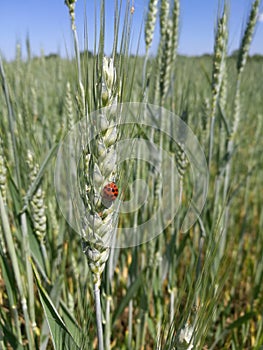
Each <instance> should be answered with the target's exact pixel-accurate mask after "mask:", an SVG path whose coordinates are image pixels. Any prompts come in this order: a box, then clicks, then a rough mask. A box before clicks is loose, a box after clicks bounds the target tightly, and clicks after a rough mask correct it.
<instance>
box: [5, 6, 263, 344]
mask: <svg viewBox="0 0 263 350" xmlns="http://www.w3.org/2000/svg"><path fill="white" fill-rule="evenodd" d="M66 3H67V6H69V8H70V11H71V12H70V14H71V16H73V14H72V11H73V8H72V5H75V2H74V1H67V2H66ZM150 4H152V5H151V6H153V5H154V6H155V2H154V1H151V2H150ZM167 4H168V2H167V1H162V6H163V9H162V16H165V18H167V16H169V13H168V12H167V13H166V12H165V11H166V7H167ZM255 4H256V5H257V2H255ZM255 4H254V5H253V8H252V14H254V13H255V12H256V9H255V6H256V5H255ZM175 5H176V8H175V7H174V8H172V10H173V11H176V20H175V19H174V23H175V22H176V25H178V23H177V21H178V17H177V16H178V13H177V12H178V11H179V10H178V9H179V3H178V2H176V4H175ZM76 6H77V3H76ZM165 6H166V7H165ZM150 10H151V11H152V12H151V13H150V17H151V16H152V17H154V18H152V19H151V21H152V22H151V23H150V24H149V23H148V26H150V29H149V28H148V31H147V33H148V34H147V35H148V36H149V38H148V41H147V46H150V44H151V40H152V38H151V36H152V31H153V26H154V21H155V16H156V9H155V7H154V9H153V8H151V7H150ZM102 11H103V7H102ZM100 16H101V19H102V20H103V21H104V17H103V13H102V14H101V15H100ZM127 18H128V19H129V17H128V14H127ZM147 18H148V17H147ZM172 18H173V17H172ZM153 19H154V20H153ZM170 19H171V18H170ZM252 19H253V21H254V17H253V18H252ZM149 20H150V19H149V18H148V21H149ZM241 20H242V19H241ZM115 21H116V22H115V23H116V25H117V24H118V20H117V19H115ZM127 23H129V21H127ZM162 23H163V28H162V30H163V33H164V34H163V35H164V36H163V38H162V40H163V41H161V42H160V47H163V45H164V43H165V40H168V39H167V31H168V30H170V33H172V32H173V31H172V28H170V27H169V26H168V27H167V26H166V25H167V24H169V23H170V24H171V23H172V22H170V21H167V23H165V20H164V19H163V18H162ZM170 24H169V25H170ZM223 24H224V31H223V34H224V38H226V35H227V33H226V32H225V30H227V29H226V27H225V19H224V22H223ZM252 24H253V23H252ZM104 25H105V23H103V26H104ZM248 28H249V30H247V31H245V33H244V35H245V36H246V37H247V39H246V40H245V39H244V40H243V41H242V42H243V47H242V46H241V48H240V50H241V51H240V52H239V53H238V54H237V55H232V56H230V57H227V55H226V53H225V51H224V50H225V46H224V48H223V51H222V53H223V54H224V64H223V65H221V63H222V62H221V61H220V72H219V73H220V79H219V80H220V84H221V80H222V79H223V82H222V84H226V85H225V87H226V89H225V90H224V91H223V97H222V96H221V97H220V93H222V91H221V92H220V91H219V88H220V86H221V88H222V85H220V86H219V85H218V90H217V91H216V95H217V97H216V99H214V100H213V96H214V94H215V93H214V89H215V86H214V83H215V82H214V81H213V78H212V79H211V77H212V76H213V75H212V74H213V71H214V69H215V68H213V62H215V57H212V56H208V55H206V56H203V57H183V56H176V61H174V60H172V57H173V58H175V55H174V52H172V51H171V52H170V53H169V65H170V66H171V67H168V68H169V69H170V70H169V71H170V72H173V73H172V74H171V75H169V74H162V73H160V67H159V66H158V65H159V62H160V57H161V55H162V54H163V53H162V52H160V50H159V51H158V54H157V57H147V58H145V57H139V56H136V57H133V56H131V55H129V50H128V48H129V45H128V42H126V43H125V40H126V41H128V37H129V36H128V35H126V36H125V35H124V34H123V37H122V38H121V39H120V40H121V47H122V51H121V52H118V50H117V47H118V42H114V43H113V55H112V56H113V57H114V65H115V67H116V75H117V77H118V78H117V79H118V81H117V82H116V84H117V86H118V89H119V90H120V91H119V90H118V91H117V90H116V91H115V92H114V93H115V95H114V96H118V101H119V102H123V101H141V100H147V101H148V102H150V103H153V102H154V101H162V105H163V106H164V107H166V108H167V109H169V110H171V111H172V112H174V113H175V114H177V115H179V116H181V118H182V119H183V120H184V121H185V122H186V123H187V124H188V125H189V126H190V127H191V129H192V130H193V131H194V132H195V134H196V136H197V137H198V139H199V142H200V144H201V145H202V147H203V149H204V152H205V154H206V156H208V154H209V152H211V155H210V156H211V158H210V169H209V170H210V184H209V193H208V199H207V202H206V204H205V208H204V211H203V213H202V215H201V217H200V218H199V220H198V222H197V223H196V224H195V225H194V226H193V227H192V228H191V229H190V230H189V232H188V233H186V234H181V233H180V231H179V228H180V224H181V222H182V219H183V216H184V215H183V214H184V213H180V214H179V215H178V216H177V217H176V218H175V220H174V222H172V223H171V224H170V226H168V227H167V228H166V230H165V231H164V232H163V234H162V235H160V236H159V237H158V238H157V239H155V240H153V241H151V242H149V243H147V244H143V245H141V246H139V247H135V248H129V249H122V250H119V249H115V250H112V251H111V254H110V257H109V260H108V262H107V266H106V269H105V271H104V274H103V279H102V284H101V304H102V321H103V322H102V324H103V328H104V330H105V333H106V335H105V338H106V341H105V343H106V344H110V346H111V349H174V348H178V349H179V348H180V336H182V334H183V333H182V332H183V331H184V329H185V327H186V325H188V324H189V325H191V327H193V330H194V332H193V336H192V339H191V342H192V344H193V346H194V349H202V348H204V347H206V348H209V349H260V348H261V347H262V345H263V337H262V329H263V321H262V320H263V308H262V305H263V257H262V246H263V215H262V214H263V212H262V186H263V180H262V179H263V173H262V171H263V170H262V169H263V159H262V149H263V141H262V137H261V135H262V132H263V123H262V96H263V84H262V76H263V68H262V67H263V65H262V57H258V56H256V57H247V53H248V44H249V42H250V40H251V35H252V33H251V28H252V26H251V25H249V24H248ZM102 29H103V30H104V29H105V28H104V27H103V28H102ZM128 29H129V28H128V27H126V28H125V30H124V31H125V33H128ZM74 30H75V29H74ZM116 35H117V34H116ZM99 37H100V41H99V48H98V52H96V50H95V51H94V52H95V53H94V54H91V53H90V52H89V53H88V51H87V53H86V54H85V52H84V53H83V54H82V55H80V63H81V64H80V66H78V59H76V60H75V59H74V60H66V59H62V58H60V57H58V56H53V57H49V58H45V57H39V58H32V57H31V58H28V59H27V60H26V61H22V60H21V58H20V56H19V52H18V56H17V59H16V60H15V61H13V62H3V64H1V85H2V87H3V89H2V91H1V93H0V126H1V134H0V137H1V162H0V165H1V166H5V170H4V175H5V176H4V179H5V182H6V183H5V192H4V193H5V198H3V195H2V192H1V191H0V237H1V240H0V243H1V244H0V304H1V308H0V315H1V321H0V348H3V349H9V348H15V349H40V348H41V349H43V350H44V349H50V348H56V349H60V348H61V349H64V348H69V349H92V348H94V349H95V348H96V347H97V331H96V326H95V325H96V318H95V312H94V299H93V284H92V276H91V273H90V270H89V267H88V264H87V261H86V257H85V255H84V254H83V251H82V246H81V239H80V237H79V236H78V235H77V234H76V233H75V232H73V230H72V229H71V228H70V227H69V226H68V224H67V222H66V221H65V218H64V217H63V216H62V214H61V212H60V210H59V207H58V204H57V202H56V198H55V191H54V167H55V160H56V159H55V154H56V150H57V148H58V142H59V141H60V140H61V138H62V137H63V135H65V134H66V132H67V130H68V129H69V128H71V127H72V123H73V121H74V122H76V121H78V120H80V119H81V118H83V113H86V112H91V111H92V110H94V109H96V108H98V107H99V106H100V105H101V95H100V93H101V91H100V88H99V87H98V84H97V83H98V81H99V80H100V79H101V76H102V70H101V69H102V64H103V47H104V45H103V32H101V33H100V35H99ZM224 45H225V42H224ZM176 46H177V43H172V44H171V46H169V47H170V48H171V47H173V49H174V50H176ZM28 47H30V45H29V43H28ZM18 51H19V50H18ZM247 58H248V59H247ZM163 59H164V56H163ZM166 62H167V61H166ZM164 66H165V65H164ZM151 67H157V68H158V69H156V71H155V70H154V69H153V68H151ZM165 68H166V69H167V67H166V66H165ZM222 70H225V72H224V73H225V74H223V75H221V74H222ZM240 71H242V76H241V75H240ZM161 74H162V75H161ZM81 77H84V78H83V81H82V80H81ZM142 77H143V79H145V81H142ZM160 79H165V80H166V81H164V82H162V83H163V84H164V85H165V86H166V88H165V95H164V96H160V90H158V89H159V88H158V86H159V87H160V81H161V80H160ZM146 80H147V82H146ZM237 81H239V88H238V89H239V90H238V94H239V96H238V97H237V94H236V91H237V89H236V86H237ZM80 83H82V84H83V85H81V84H80ZM161 87H162V85H161ZM218 94H219V97H218ZM224 94H225V95H224ZM237 99H238V103H239V106H238V108H239V112H238V113H239V119H238V121H239V123H238V125H237V126H236V129H235V137H234V138H233V139H231V135H232V134H231V131H232V126H233V115H234V111H235V108H236V106H235V104H236V101H237ZM215 100H216V101H215ZM212 111H213V115H214V127H213V140H212V141H213V147H212V148H209V130H210V129H209V128H210V124H209V123H210V119H209V118H210V117H211V114H212ZM124 132H125V130H124ZM135 133H137V134H136V135H139V136H143V130H140V129H139V128H138V130H137V129H136V128H135V130H133V134H135ZM153 138H154V140H156V141H157V142H160V143H161V142H162V143H163V144H164V145H166V146H167V140H166V138H165V137H164V138H163V139H162V138H161V137H160V136H159V135H158V134H155V135H153ZM230 141H231V142H232V143H231V144H230V146H231V147H229V142H230ZM179 148H180V147H179ZM28 149H30V150H32V152H33V154H34V159H36V163H37V164H39V171H38V173H37V174H36V177H35V179H34V180H33V182H32V181H31V180H30V178H29V171H28V165H27V152H28ZM169 150H170V152H171V153H172V154H174V158H175V159H176V158H178V157H179V156H181V158H183V154H182V153H180V154H179V153H178V151H176V150H174V149H173V148H172V146H171V147H170V145H169ZM229 150H230V151H231V152H230V153H229ZM180 152H182V149H180ZM125 166H126V167H127V168H125ZM125 166H124V169H123V170H122V172H121V176H120V177H121V179H120V183H124V182H125V181H124V180H126V181H127V180H129V181H131V182H132V181H134V180H135V178H136V175H137V174H140V175H141V176H142V177H143V176H144V175H145V173H146V171H145V167H144V165H142V163H140V162H138V164H137V163H134V164H133V165H132V166H133V168H132V167H131V166H130V168H129V169H128V165H127V164H126V165H125ZM131 168H132V169H131ZM229 168H231V171H228V170H227V169H229ZM127 169H128V170H129V171H130V172H129V176H127V175H126V174H127V172H125V171H126V170H127ZM131 170H132V171H131ZM167 171H169V169H167ZM0 173H1V169H0ZM123 174H124V175H123ZM125 176H126V178H125ZM124 178H125V179H124ZM127 178H128V179H127ZM148 180H149V188H150V189H151V192H152V194H151V195H152V198H150V199H151V200H152V203H155V202H154V201H155V200H156V198H158V185H159V184H158V183H152V182H151V179H148ZM39 186H41V189H42V190H43V191H44V193H45V196H44V201H45V215H46V220H47V226H46V234H45V240H44V242H40V241H39V240H38V238H37V236H36V234H35V230H34V221H33V213H32V210H31V209H30V205H29V203H30V200H31V199H32V197H33V195H34V194H35V192H36V191H37V189H38V188H39ZM182 186H183V194H184V196H183V198H182V201H183V202H184V204H186V202H187V200H189V198H191V176H190V170H189V169H188V168H186V169H184V172H183V185H182ZM120 190H122V189H120ZM123 190H124V189H123ZM127 192H128V191H127ZM153 192H154V193H153ZM127 195H129V193H127ZM184 197H185V198H184ZM148 214H149V213H145V212H143V211H141V212H140V213H139V214H138V216H137V217H136V215H133V214H132V213H131V214H129V215H123V216H120V220H119V226H120V227H122V226H123V227H125V225H128V226H132V225H133V224H134V223H135V222H136V220H137V222H140V220H141V221H142V220H143V219H144V218H145V217H147V215H148ZM43 244H44V247H43ZM47 262H48V263H47ZM32 269H33V273H32ZM181 345H182V346H185V344H181ZM106 350H108V349H107V348H106Z"/></svg>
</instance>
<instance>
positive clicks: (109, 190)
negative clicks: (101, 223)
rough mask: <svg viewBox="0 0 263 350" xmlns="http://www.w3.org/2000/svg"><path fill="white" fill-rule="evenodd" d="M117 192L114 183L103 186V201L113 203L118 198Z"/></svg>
mask: <svg viewBox="0 0 263 350" xmlns="http://www.w3.org/2000/svg"><path fill="white" fill-rule="evenodd" d="M118 194H119V190H118V187H117V185H116V183H115V182H110V183H109V184H107V185H106V186H104V188H103V190H102V199H103V200H104V201H107V202H108V201H109V202H113V201H115V199H116V198H117V197H118Z"/></svg>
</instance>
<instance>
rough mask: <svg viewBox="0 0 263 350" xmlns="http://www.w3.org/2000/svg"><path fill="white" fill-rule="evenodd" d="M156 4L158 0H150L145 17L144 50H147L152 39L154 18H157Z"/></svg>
mask: <svg viewBox="0 0 263 350" xmlns="http://www.w3.org/2000/svg"><path fill="white" fill-rule="evenodd" d="M157 5H158V0H150V2H149V9H148V13H147V18H146V24H145V30H144V40H145V46H146V52H148V50H149V48H150V46H151V44H152V40H153V32H154V28H155V24H156V19H157V12H158V6H157Z"/></svg>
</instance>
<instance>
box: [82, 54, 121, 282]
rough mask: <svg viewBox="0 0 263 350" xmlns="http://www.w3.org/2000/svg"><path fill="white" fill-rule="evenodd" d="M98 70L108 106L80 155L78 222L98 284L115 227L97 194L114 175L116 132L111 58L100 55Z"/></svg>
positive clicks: (107, 207) (108, 207)
mask: <svg viewBox="0 0 263 350" xmlns="http://www.w3.org/2000/svg"><path fill="white" fill-rule="evenodd" d="M102 73H103V74H102V78H103V79H102V102H103V105H104V106H105V105H106V106H109V109H108V111H107V112H103V113H101V114H99V115H97V116H96V126H95V129H96V128H97V129H98V130H100V133H99V134H98V135H97V136H96V138H95V140H94V142H93V143H92V145H90V149H88V150H86V154H85V155H84V158H83V162H84V164H83V170H84V177H83V180H84V187H83V188H85V193H82V197H83V200H84V204H85V207H86V215H85V216H84V217H83V223H82V226H83V231H82V236H83V250H84V252H85V254H86V256H87V258H88V264H89V266H90V269H91V271H92V274H93V281H94V283H95V284H96V285H97V286H99V285H100V276H101V273H102V272H103V270H104V266H105V262H106V261H107V259H108V255H109V248H108V246H109V245H110V242H111V239H112V238H113V235H114V232H115V229H116V213H114V211H113V209H112V206H111V204H112V203H108V204H107V203H104V202H103V200H102V197H101V194H102V190H103V188H104V186H105V185H106V184H108V183H110V182H112V181H114V180H115V178H116V176H117V152H116V141H117V137H118V133H117V128H116V126H115V125H114V121H115V120H116V115H115V114H116V110H115V108H113V110H112V109H111V108H110V106H114V105H115V103H116V94H115V92H116V91H117V90H118V89H117V88H116V84H117V79H116V69H115V67H114V64H113V60H112V58H107V57H104V59H103V72H102ZM105 247H106V248H105Z"/></svg>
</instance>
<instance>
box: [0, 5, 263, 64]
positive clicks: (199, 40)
mask: <svg viewBox="0 0 263 350" xmlns="http://www.w3.org/2000/svg"><path fill="white" fill-rule="evenodd" d="M86 2H87V3H88V5H87V9H86V15H87V26H88V35H89V38H88V39H89V48H90V49H92V47H93V41H94V17H95V5H94V4H95V3H99V1H98V0H97V1H95V0H87V1H86ZM123 3H125V0H123ZM147 3H148V0H134V6H135V12H134V15H133V31H132V38H133V39H132V43H133V48H134V50H135V49H136V47H137V42H138V35H139V32H140V28H141V24H142V21H143V18H144V16H145V10H146V7H147ZM180 3H181V16H180V39H179V53H181V54H186V55H201V54H203V53H211V52H212V51H213V44H214V28H215V23H216V18H217V12H218V1H217V0H199V1H198V0H181V2H180ZM251 3H252V0H230V1H229V4H230V20H229V28H230V36H229V52H232V51H233V50H235V49H236V48H237V47H238V45H239V42H240V38H241V33H242V30H243V29H244V26H245V22H246V18H247V15H248V13H249V9H250V5H251ZM84 8H85V1H84V0H78V1H77V3H76V24H77V30H78V35H79V40H80V46H81V48H83V47H84V46H83V45H84V18H85V11H84ZM261 10H262V8H261ZM262 11H263V10H262ZM262 11H261V12H262ZM106 14H107V16H106V42H107V45H106V49H107V51H108V53H109V52H110V48H111V45H112V39H113V14H114V0H106ZM97 15H98V13H97ZM262 17H263V16H261V21H259V22H258V25H257V30H256V35H255V37H254V40H253V43H252V46H251V50H250V53H251V54H254V53H261V54H263V18H262ZM156 30H158V28H157V29H156ZM0 33H1V35H0V53H1V54H2V55H3V56H4V57H5V58H6V59H12V58H14V55H15V47H16V43H20V44H21V46H22V52H23V53H25V51H26V49H25V41H26V37H27V34H28V35H29V38H30V43H31V50H32V53H33V55H39V54H40V52H41V49H43V50H44V52H45V54H49V53H58V52H59V53H60V54H61V55H63V56H65V55H67V52H68V53H69V54H70V55H71V54H72V52H73V45H72V42H73V41H72V37H71V31H70V20H69V16H68V11H67V8H66V6H65V5H64V0H1V11H0ZM142 39H143V37H142ZM142 42H143V40H142ZM156 45H157V43H154V44H153V47H152V51H154V50H155V49H156ZM140 53H144V45H143V44H141V46H140Z"/></svg>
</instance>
